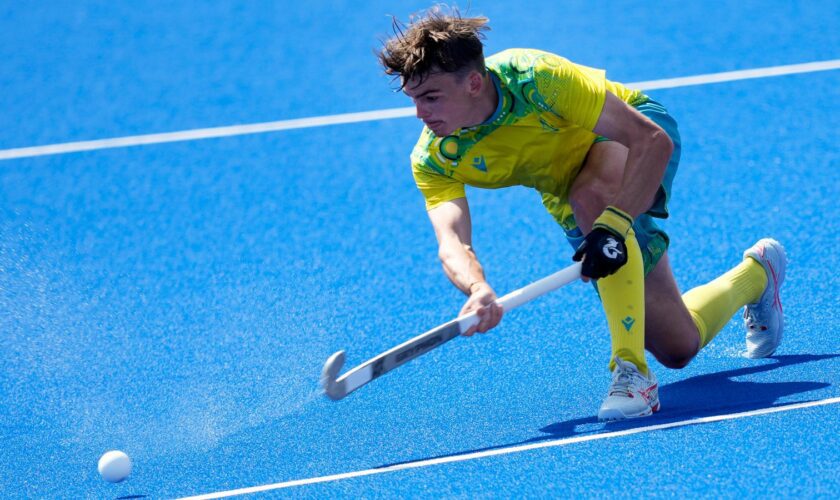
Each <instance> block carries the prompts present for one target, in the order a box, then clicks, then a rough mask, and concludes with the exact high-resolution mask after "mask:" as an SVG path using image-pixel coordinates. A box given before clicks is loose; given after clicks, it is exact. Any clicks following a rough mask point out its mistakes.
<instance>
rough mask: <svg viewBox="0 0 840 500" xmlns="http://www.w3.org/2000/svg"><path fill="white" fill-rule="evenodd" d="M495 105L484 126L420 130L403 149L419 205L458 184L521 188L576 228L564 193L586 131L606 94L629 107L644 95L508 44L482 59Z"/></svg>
mask: <svg viewBox="0 0 840 500" xmlns="http://www.w3.org/2000/svg"><path fill="white" fill-rule="evenodd" d="M486 66H487V70H488V71H489V73H490V77H491V80H492V81H493V83H494V85H495V86H496V90H497V93H498V96H499V103H498V106H497V108H496V111H495V112H494V113H493V115H492V116H491V117H490V118H489V119H488V120H487V121H485V122H484V123H482V124H480V125H477V126H474V127H469V128H461V129H459V130H456V131H455V132H453V133H452V134H451V135H448V136H445V137H438V136H436V135H435V134H434V133H433V132H432V131H431V130H429V129H428V128H427V127H424V128H423V132H422V133H421V134H420V139H419V140H418V141H417V144H416V145H415V146H414V149H413V151H412V153H411V165H412V172H413V174H414V180H415V182H416V184H417V187H418V189H419V190H420V192H421V193H422V194H423V197H424V198H425V200H426V209H427V210H431V209H432V208H434V207H436V206H438V205H440V204H441V203H444V202H446V201H451V200H454V199H456V198H461V197H464V196H465V192H464V185H470V186H475V187H481V188H491V189H494V188H501V187H507V186H515V185H521V186H527V187H531V188H534V189H536V190H537V191H539V192H540V193H542V195H543V202H544V203H545V205H546V207H547V208H548V209H549V211H550V212H551V213H552V215H553V216H554V217H555V219H556V220H557V221H558V222H559V223H561V225H563V226H564V227H565V228H566V229H571V228H573V227H575V226H576V224H575V223H574V219H573V217H572V211H571V207H569V206H568V201H567V200H568V193H569V189H570V187H571V184H572V182H573V180H574V178H575V177H576V176H577V174H578V172H579V171H580V168H581V166H582V165H583V161H584V159H585V158H586V154H587V152H588V151H589V148H590V147H591V146H592V143H593V141H594V140H595V139H596V138H597V135H596V134H595V133H593V132H592V129H593V128H595V124H596V123H597V122H598V118H599V117H600V115H601V110H602V108H603V106H604V100H605V99H606V92H607V91H609V92H611V93H613V94H615V95H616V96H618V98H619V99H621V100H622V101H624V102H627V103H628V104H630V105H631V106H635V105H638V104H640V103H642V102H645V101H646V100H647V96H645V95H644V94H642V93H641V92H639V91H637V90H631V89H628V88H627V87H625V86H624V85H622V84H620V83H616V82H611V81H609V80H607V79H606V73H605V71H603V70H600V69H594V68H589V67H586V66H581V65H579V64H575V63H572V62H571V61H569V60H567V59H565V58H563V57H560V56H558V55H555V54H551V53H548V52H543V51H539V50H533V49H509V50H505V51H503V52H500V53H498V54H494V55H492V56H490V57H488V58H487V59H486Z"/></svg>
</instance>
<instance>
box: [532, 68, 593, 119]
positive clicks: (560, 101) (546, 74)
mask: <svg viewBox="0 0 840 500" xmlns="http://www.w3.org/2000/svg"><path fill="white" fill-rule="evenodd" d="M606 81H607V79H606V72H605V71H604V70H600V69H595V68H588V67H586V66H581V65H579V64H574V63H572V62H571V61H569V60H567V59H565V58H563V57H560V56H556V55H554V54H545V55H543V56H542V57H540V58H539V59H538V60H537V61H536V62H535V64H534V83H535V85H536V90H537V93H538V95H539V97H540V98H541V99H542V101H543V102H542V103H541V104H542V107H543V108H547V110H548V111H550V112H552V113H554V114H556V115H558V116H560V117H561V118H563V119H565V120H567V121H570V122H572V123H574V124H575V125H578V126H580V127H582V128H585V129H586V130H592V129H594V128H595V125H596V124H597V123H598V118H599V117H600V116H601V111H602V110H603V108H604V101H605V100H606V96H607V89H606Z"/></svg>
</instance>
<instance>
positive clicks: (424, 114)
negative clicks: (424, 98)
mask: <svg viewBox="0 0 840 500" xmlns="http://www.w3.org/2000/svg"><path fill="white" fill-rule="evenodd" d="M414 114H415V115H417V118H419V119H421V120H425V119H426V118H428V117H429V109H428V108H426V107H425V106H421V105H420V104H415V105H414Z"/></svg>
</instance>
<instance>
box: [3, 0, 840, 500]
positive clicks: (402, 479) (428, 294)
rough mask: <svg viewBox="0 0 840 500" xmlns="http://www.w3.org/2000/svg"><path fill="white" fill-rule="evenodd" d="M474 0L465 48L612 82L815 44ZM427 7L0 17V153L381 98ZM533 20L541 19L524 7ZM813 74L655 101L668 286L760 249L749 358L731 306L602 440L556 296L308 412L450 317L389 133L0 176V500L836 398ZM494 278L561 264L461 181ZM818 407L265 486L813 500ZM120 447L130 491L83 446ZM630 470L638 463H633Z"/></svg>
mask: <svg viewBox="0 0 840 500" xmlns="http://www.w3.org/2000/svg"><path fill="white" fill-rule="evenodd" d="M531 5H532V6H531V7H530V9H529V10H511V8H510V7H509V6H508V4H505V3H502V2H473V4H472V12H474V13H481V14H486V15H488V16H489V17H490V19H491V26H492V27H493V31H491V32H490V33H489V39H488V51H494V50H499V49H502V48H506V47H511V46H520V47H522V46H531V47H539V48H543V49H547V50H552V51H556V52H559V53H561V54H564V55H566V56H567V57H569V58H571V59H573V60H576V61H578V62H582V63H585V64H589V65H592V66H598V67H606V68H608V71H609V76H610V77H611V78H613V79H616V80H619V81H625V82H637V81H645V80H653V79H659V78H670V77H678V76H690V75H697V74H704V73H713V72H720V71H731V70H737V69H750V68H759V67H768V66H777V65H784V64H796V63H804V62H812V61H824V60H834V59H837V58H838V57H840V55H838V51H837V47H840V35H838V31H837V30H836V29H835V26H836V25H837V24H838V21H840V7H838V5H836V4H829V5H822V6H817V5H816V4H811V3H806V2H778V3H776V4H774V5H772V6H767V5H766V4H764V3H761V2H713V3H712V4H711V5H707V4H702V6H701V4H696V5H694V6H688V7H686V6H683V5H681V3H678V2H665V3H664V4H662V5H661V6H659V7H658V8H657V9H656V11H655V12H653V11H652V10H648V9H640V8H639V7H638V5H635V4H633V5H626V6H625V5H619V2H596V3H594V4H593V3H591V2H573V3H563V4H562V7H561V6H560V4H558V3H556V2H553V3H552V2H537V3H532V4H531ZM423 6H425V4H422V3H419V2H412V3H411V4H410V5H409V4H402V3H400V4H390V3H386V2H365V3H364V5H363V6H357V5H354V6H352V7H351V6H349V5H345V4H343V3H341V2H319V3H316V4H315V5H306V6H304V5H303V4H295V5H287V4H286V3H281V2H269V1H265V2H247V3H245V2H242V3H238V2H211V3H206V2H205V3H201V2H182V3H178V4H175V5H172V4H171V3H164V2H148V3H144V4H143V5H139V4H124V5H116V6H115V5H110V4H106V3H96V2H75V3H72V4H70V3H65V2H41V3H38V4H32V5H22V4H21V5H18V4H16V5H14V6H5V7H0V60H3V61H4V71H3V72H0V90H2V92H0V109H2V110H3V113H0V149H8V148H17V147H26V146H37V145H43V144H52V143H60V142H68V141H78V140H88V139H100V138H110V137H119V136H124V135H134V134H146V133H156V132H168V131H176V130H185V129H192V128H202V127H213V126H223V125H232V124H242V123H254V122H262V121H269V120H282V119H289V118H302V117H310V116H321V115H329V114H335V113H344V112H354V111H369V110H377V109H385V108H393V107H400V106H408V105H409V104H410V103H409V102H408V101H407V100H406V99H405V98H404V96H401V95H399V94H395V93H393V92H391V91H390V90H389V82H388V79H387V78H385V77H384V76H382V75H381V72H380V70H379V68H377V67H376V62H375V60H374V58H373V56H372V54H371V49H372V48H373V47H375V46H376V43H377V39H378V37H380V36H384V35H387V33H388V27H389V25H388V18H387V17H386V16H385V15H386V14H389V13H393V14H398V15H400V16H401V17H406V15H407V14H408V13H409V12H411V11H413V10H417V9H419V8H421V7H423ZM546 19H558V21H557V22H556V23H547V22H545V20H546ZM839 75H840V73H838V72H837V71H836V70H835V71H827V72H819V73H808V74H800V75H791V76H783V77H772V78H760V79H753V80H742V81H735V82H729V83H721V84H711V85H699V86H689V87H678V88H672V89H667V90H659V91H653V92H651V94H652V95H653V96H654V97H655V98H656V99H657V100H659V101H661V102H663V103H664V104H665V105H666V106H667V107H668V108H669V110H671V112H672V114H673V115H674V116H675V117H676V118H677V120H678V121H679V123H680V130H681V133H682V135H683V138H684V144H683V157H682V158H683V159H682V162H681V166H680V172H679V174H678V176H677V179H676V181H675V184H674V198H673V201H672V204H671V211H672V213H673V217H672V219H670V220H669V221H668V222H667V224H666V227H667V229H668V231H669V232H670V234H671V236H672V247H671V258H672V263H673V267H674V271H675V274H676V276H677V279H678V282H679V283H680V285H681V287H682V288H683V289H688V288H690V287H692V286H695V285H698V284H701V283H704V282H706V281H708V280H710V279H712V278H713V277H715V276H717V275H718V274H720V273H721V272H723V271H725V270H726V269H728V268H729V267H731V266H732V265H734V264H735V263H737V261H738V260H739V259H740V256H741V253H742V252H743V250H744V249H745V248H747V247H749V246H750V245H751V244H752V243H753V242H754V241H755V240H756V239H758V238H760V237H763V236H773V237H775V238H777V239H779V240H781V241H782V242H783V243H784V244H785V246H786V248H787V250H788V255H789V258H790V263H789V267H788V280H787V282H786V284H785V288H784V289H783V292H782V300H783V302H784V306H785V312H786V318H787V329H786V338H785V341H784V343H783V344H782V347H781V348H780V350H779V352H778V355H777V356H774V357H773V358H772V359H767V360H758V361H755V360H747V359H744V358H742V357H740V355H739V354H740V351H741V350H742V349H743V332H742V330H741V327H740V325H739V322H738V321H737V319H736V320H733V321H732V322H731V323H730V324H729V325H727V327H726V328H725V329H724V331H723V332H721V333H720V334H719V336H718V338H717V339H716V340H715V341H714V343H713V344H711V345H710V346H709V347H708V348H707V349H705V350H704V351H703V352H702V353H701V354H700V355H699V356H698V358H697V359H696V360H695V361H694V362H693V363H692V364H691V365H690V366H689V367H688V368H686V369H685V370H682V371H669V370H666V369H664V368H662V367H659V366H658V365H655V364H654V365H653V366H654V369H656V370H657V374H658V376H659V379H660V384H661V386H662V388H661V397H662V402H663V410H662V412H661V413H659V414H658V415H656V416H655V417H653V418H650V419H645V420H643V421H637V422H631V423H623V424H616V425H604V424H599V423H597V422H595V420H594V418H593V415H594V414H595V412H596V411H597V406H598V404H599V403H600V400H601V398H602V396H603V393H604V391H605V389H606V386H607V384H608V377H609V374H608V372H607V370H606V363H607V360H608V359H607V358H608V353H609V338H608V336H607V334H606V324H605V321H604V320H603V317H602V315H601V312H600V309H599V304H598V301H597V297H596V296H595V294H594V293H592V290H591V288H590V287H588V286H585V285H583V284H575V285H570V286H568V287H566V288H564V289H562V290H560V291H558V292H556V293H555V294H553V295H550V296H547V297H545V298H543V299H541V300H539V301H537V302H535V303H533V304H529V305H528V306H526V307H523V308H522V309H521V310H517V311H514V312H512V313H511V314H509V315H508V316H507V317H506V318H505V321H504V322H503V324H502V326H501V327H500V328H499V329H498V330H497V331H496V332H494V333H493V334H490V335H486V336H480V337H475V338H472V339H456V340H455V341H453V342H452V343H450V344H447V345H446V346H444V347H442V348H441V349H438V350H436V351H434V352H432V353H430V354H428V355H427V356H424V357H423V358H421V359H419V360H417V361H415V362H412V363H411V364H409V365H407V366H405V367H404V368H401V369H399V370H397V371H395V372H393V373H391V374H389V375H388V376H386V377H384V378H382V379H380V380H377V381H375V382H374V383H372V384H371V385H370V386H368V387H365V388H363V389H361V390H360V391H359V392H358V393H355V394H353V395H352V396H351V397H349V398H347V399H346V400H343V401H341V402H338V403H333V402H330V401H329V400H327V399H326V398H324V397H323V396H322V395H320V394H319V393H318V387H317V382H318V376H319V373H320V370H321V366H322V364H323V362H324V361H325V360H326V359H327V357H328V356H329V355H330V354H332V353H333V352H334V351H336V350H339V349H347V353H348V361H347V364H348V366H354V365H356V364H358V363H361V362H362V361H364V360H366V359H368V358H370V357H372V356H375V355H376V354H378V353H380V352H382V351H384V350H386V349H388V348H390V347H392V346H394V345H396V344H398V343H400V342H402V341H404V340H407V339H408V338H410V337H412V336H414V335H416V334H418V333H420V332H422V331H424V330H426V329H428V328H430V327H432V326H435V325H437V324H439V323H442V322H444V321H446V320H448V319H450V318H451V317H452V316H453V315H454V314H456V313H457V311H458V310H459V308H460V305H461V302H462V301H463V297H462V296H461V295H460V293H459V292H457V291H456V290H454V289H453V288H452V287H451V285H449V283H448V281H447V280H446V278H445V277H444V275H443V273H442V272H441V271H440V269H439V264H438V262H437V259H436V248H435V243H434V235H433V232H432V229H431V227H430V225H429V223H428V220H427V218H426V215H425V212H424V210H423V205H422V200H421V198H420V195H419V194H418V193H417V191H416V189H415V188H414V186H413V181H412V178H411V175H410V171H409V169H408V166H407V155H408V152H409V151H410V148H411V146H412V145H413V143H414V141H415V140H416V137H417V134H418V133H419V129H420V127H419V125H418V123H417V122H416V121H415V120H413V119H410V118H407V119H395V120H385V121H375V122H364V123H359V124H355V125H337V126H327V127H316V128H311V129H301V130H289V131H284V132H280V133H273V134H264V135H245V136H237V137H230V138H225V139H212V140H205V141H190V142H182V143H172V144H158V145H151V146H144V147H135V148H123V149H110V150H100V151H91V152H86V153H76V154H68V155H55V156H43V157H35V158H25V159H17V160H10V161H2V162H0V356H2V363H0V401H2V403H1V404H0V438H2V447H0V496H2V497H4V498H5V497H30V498H32V497H55V498H58V497H62V498H67V497H96V498H101V497H121V496H123V497H124V496H133V495H134V496H148V497H150V498H158V497H176V496H183V495H190V494H198V493H209V492H214V491H222V490H228V489H235V488H242V487H248V486H256V485H261V484H270V483H278V482H283V481H289V480H294V479H303V478H310V477H320V476H325V475H329V474H338V473H344V472H352V471H360V470H366V469H371V468H376V467H381V466H387V465H390V464H396V463H403V462H410V461H417V460H424V459H429V458H435V457H444V456H451V455H458V454H464V453H471V452H476V451H480V450H490V449H505V448H510V447H513V446H517V445H520V444H524V443H535V442H547V441H550V440H557V439H566V438H570V437H574V436H586V435H590V434H593V433H605V432H612V431H615V430H621V429H628V428H634V427H638V426H646V425H657V424H666V423H674V422H681V421H685V420H689V419H692V418H697V417H705V416H712V415H723V414H730V413H736V412H748V411H756V410H762V409H766V408H772V407H776V406H780V405H786V404H791V403H799V402H805V401H818V400H824V399H828V398H832V397H837V396H838V395H840V391H838V387H837V384H838V383H840V368H839V367H840V359H838V357H840V337H838V336H837V332H838V330H840V322H838V320H837V317H836V314H835V312H836V310H837V306H838V294H837V290H838V287H840V279H838V277H837V276H838V274H837V273H836V269H837V268H838V267H839V266H840V258H838V255H837V253H836V251H835V249H836V247H837V243H838V240H837V236H836V235H837V234H838V232H840V225H838V220H840V213H838V211H837V208H836V206H837V203H836V200H837V199H838V198H840V174H838V167H840V154H838V147H837V145H838V135H837V128H838V121H837V118H836V116H837V112H838V102H840V99H838V98H840V94H838V91H837V89H838V84H840V80H838V77H839ZM469 197H470V204H471V207H472V208H473V224H474V241H475V245H476V248H477V250H478V252H479V254H480V256H481V258H482V262H483V264H484V266H485V269H486V271H487V273H488V276H489V278H490V279H491V280H492V282H493V284H494V286H495V288H496V289H497V290H498V291H500V292H505V291H509V290H513V289H515V288H519V287H521V286H523V285H525V284H527V283H529V282H531V281H533V280H535V279H538V278H540V277H542V276H544V275H547V274H549V273H551V272H553V271H555V270H557V269H559V268H560V267H564V266H565V265H567V263H568V261H569V258H570V251H569V249H568V245H567V244H566V243H565V241H564V239H563V238H562V235H561V233H560V231H559V229H558V228H557V227H556V225H554V224H553V222H552V221H551V220H550V218H549V216H548V215H547V214H546V213H545V212H544V209H543V208H542V206H541V204H540V201H539V198H538V196H537V195H536V194H535V193H533V192H529V191H527V190H525V189H518V188H514V189H509V190H503V191H492V192H489V191H477V190H471V191H469ZM839 417H840V412H839V411H838V405H836V404H835V405H827V406H822V407H817V408H808V409H802V410H795V411H790V412H784V413H778V414H772V415H761V416H755V417H749V418H743V419H739V420H732V421H726V422H720V423H715V424H705V425H695V426H689V427H679V428H675V429H670V430H663V431H655V432H650V433H644V434H638V435H634V436H625V437H615V438H610V439H604V440H599V441H590V442H583V443H577V444H570V445H566V446H561V447H555V448H548V449H544V450H534V451H529V452H522V453H518V454H509V455H504V456H498V457H488V458H480V459H475V460H468V461H463V462H458V463H452V464H444V465H434V466H429V467H423V468H416V469H411V470H406V471H400V472H392V473H388V474H379V475H372V476H368V477H362V478H356V479H348V480H344V481H336V482H330V483H324V484H315V485H308V486H300V487H296V488H291V489H286V490H283V491H282V492H281V493H282V494H286V495H291V496H312V497H327V496H336V495H337V496H346V497H393V496H427V497H436V496H456V497H475V496H483V497H488V496H494V495H499V494H502V495H503V496H521V495H527V496H542V495H545V496H572V495H575V496H604V495H605V494H607V493H613V494H616V495H618V496H635V495H636V493H637V492H644V493H645V494H646V495H650V496H659V497H666V496H673V495H675V494H684V495H704V496H722V497H739V496H740V497H742V496H758V495H763V494H770V495H771V496H787V495H790V496H801V497H813V496H825V497H827V496H830V495H832V494H835V495H836V493H837V492H840V480H838V478H837V475H836V473H835V472H834V470H835V469H836V468H837V464H838V463H840V454H838V452H837V449H838V445H840V443H838V438H837V432H836V429H837V424H838V421H839V420H840V418H839ZM108 449H122V450H124V451H126V452H127V453H129V454H130V455H131V456H132V458H133V459H134V461H135V470H134V473H133V474H132V476H131V478H130V479H129V480H128V481H126V482H125V483H123V484H119V485H108V484H105V483H104V482H103V481H102V480H101V479H100V478H99V477H98V475H97V472H96V461H97V459H98V457H99V456H100V455H101V454H102V453H103V452H105V451H106V450H108ZM638 464H642V465H641V466H639V465H638Z"/></svg>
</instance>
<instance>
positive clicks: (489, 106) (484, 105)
mask: <svg viewBox="0 0 840 500" xmlns="http://www.w3.org/2000/svg"><path fill="white" fill-rule="evenodd" d="M498 106H499V93H498V92H497V91H496V85H495V84H494V83H493V77H491V76H490V72H489V71H488V72H487V74H485V75H484V78H483V79H482V85H481V92H480V93H479V94H478V95H477V96H476V97H475V106H474V107H473V109H475V114H474V115H473V120H471V121H473V122H475V123H473V124H472V125H469V126H468V127H466V128H471V127H476V126H478V125H481V124H482V123H484V122H486V121H487V120H489V119H490V117H491V116H493V113H495V112H496V108H497V107H498Z"/></svg>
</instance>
